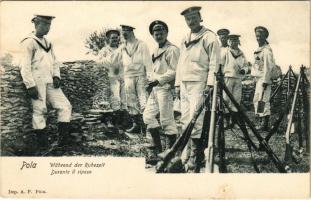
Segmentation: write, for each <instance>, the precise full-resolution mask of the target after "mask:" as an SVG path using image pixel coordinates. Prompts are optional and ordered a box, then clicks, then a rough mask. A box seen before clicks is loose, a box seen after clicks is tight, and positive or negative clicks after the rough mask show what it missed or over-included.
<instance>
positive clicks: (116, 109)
mask: <svg viewBox="0 0 311 200" xmlns="http://www.w3.org/2000/svg"><path fill="white" fill-rule="evenodd" d="M106 38H107V39H108V45H107V46H106V47H104V48H103V49H101V51H100V52H99V59H98V63H100V65H102V66H103V67H104V68H106V69H108V78H109V82H110V90H111V109H112V110H113V118H114V119H113V121H114V122H115V125H116V126H117V127H119V128H123V127H122V124H124V123H123V120H122V119H123V117H124V116H126V109H127V107H126V96H125V87H124V78H123V76H124V74H123V66H122V60H121V58H120V57H118V56H117V49H118V47H119V42H120V32H119V31H118V30H114V29H111V30H108V31H107V32H106ZM99 95H102V94H101V93H100V94H99Z"/></svg>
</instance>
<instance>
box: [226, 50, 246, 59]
mask: <svg viewBox="0 0 311 200" xmlns="http://www.w3.org/2000/svg"><path fill="white" fill-rule="evenodd" d="M229 51H230V53H231V55H232V56H233V58H234V59H237V58H238V57H240V56H242V55H243V54H242V53H241V52H240V53H239V54H238V55H234V53H233V52H232V51H231V50H229Z"/></svg>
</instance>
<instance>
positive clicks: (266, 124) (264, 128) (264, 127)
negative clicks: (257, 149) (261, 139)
mask: <svg viewBox="0 0 311 200" xmlns="http://www.w3.org/2000/svg"><path fill="white" fill-rule="evenodd" d="M269 120H270V116H269V115H267V116H264V117H263V125H262V129H261V130H262V131H269Z"/></svg>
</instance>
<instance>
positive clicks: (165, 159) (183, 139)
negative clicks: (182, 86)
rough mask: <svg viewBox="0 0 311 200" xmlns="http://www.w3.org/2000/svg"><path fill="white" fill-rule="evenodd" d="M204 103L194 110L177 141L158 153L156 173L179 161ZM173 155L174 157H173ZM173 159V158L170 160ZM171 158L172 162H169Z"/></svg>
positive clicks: (206, 98)
mask: <svg viewBox="0 0 311 200" xmlns="http://www.w3.org/2000/svg"><path fill="white" fill-rule="evenodd" d="M211 91H212V90H210V92H209V93H208V94H207V95H206V97H205V100H204V102H208V101H209V99H210V96H211ZM204 105H205V104H203V103H202V104H201V105H200V107H199V108H198V109H197V110H196V111H195V113H194V115H193V118H192V119H191V121H190V123H189V124H188V126H187V128H186V129H185V131H184V132H183V133H182V135H181V136H180V137H179V138H178V139H177V141H176V142H175V143H174V145H173V146H172V147H171V148H170V149H168V150H167V151H165V152H163V154H161V155H159V157H160V158H161V159H162V161H159V162H158V165H157V173H163V172H166V171H167V170H169V169H166V168H167V167H168V165H169V164H170V166H175V165H176V163H178V162H180V158H179V157H180V155H181V153H182V151H183V149H184V148H185V146H186V144H187V143H188V141H189V139H190V136H191V132H192V130H193V128H194V125H195V123H196V120H197V119H198V117H199V116H200V114H201V112H202V110H203V108H204ZM173 157H175V158H174V159H173ZM172 159H173V160H172ZM171 160H172V162H173V163H169V162H170V161H171Z"/></svg>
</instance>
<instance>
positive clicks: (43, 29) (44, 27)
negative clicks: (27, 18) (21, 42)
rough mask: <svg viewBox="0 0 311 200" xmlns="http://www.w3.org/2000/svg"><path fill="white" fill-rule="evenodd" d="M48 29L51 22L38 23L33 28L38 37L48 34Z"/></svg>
mask: <svg viewBox="0 0 311 200" xmlns="http://www.w3.org/2000/svg"><path fill="white" fill-rule="evenodd" d="M50 27H51V22H47V21H39V22H38V23H37V24H36V26H35V28H36V31H37V33H39V34H40V35H46V34H48V32H49V31H50Z"/></svg>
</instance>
